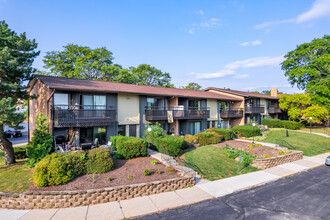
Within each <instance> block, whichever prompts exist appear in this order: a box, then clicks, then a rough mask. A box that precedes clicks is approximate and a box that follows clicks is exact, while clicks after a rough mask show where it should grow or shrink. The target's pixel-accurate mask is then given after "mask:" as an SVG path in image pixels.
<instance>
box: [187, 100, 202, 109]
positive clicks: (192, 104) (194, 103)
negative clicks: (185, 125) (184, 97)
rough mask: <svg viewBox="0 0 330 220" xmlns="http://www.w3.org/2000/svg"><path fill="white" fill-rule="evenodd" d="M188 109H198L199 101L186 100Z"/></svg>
mask: <svg viewBox="0 0 330 220" xmlns="http://www.w3.org/2000/svg"><path fill="white" fill-rule="evenodd" d="M188 107H189V108H196V109H200V107H201V101H199V100H188Z"/></svg>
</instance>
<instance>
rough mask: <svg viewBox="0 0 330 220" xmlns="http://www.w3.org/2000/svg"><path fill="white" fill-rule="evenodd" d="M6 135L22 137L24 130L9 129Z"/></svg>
mask: <svg viewBox="0 0 330 220" xmlns="http://www.w3.org/2000/svg"><path fill="white" fill-rule="evenodd" d="M5 136H6V137H9V138H17V137H22V132H20V131H15V130H8V131H5Z"/></svg>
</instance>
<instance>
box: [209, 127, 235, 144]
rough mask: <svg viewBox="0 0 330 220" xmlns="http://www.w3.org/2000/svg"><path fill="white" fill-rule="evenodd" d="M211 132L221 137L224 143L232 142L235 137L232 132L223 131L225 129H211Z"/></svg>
mask: <svg viewBox="0 0 330 220" xmlns="http://www.w3.org/2000/svg"><path fill="white" fill-rule="evenodd" d="M211 130H212V131H214V132H216V133H218V134H220V135H222V136H223V138H224V140H225V141H228V140H233V139H234V138H235V137H236V136H235V133H234V132H233V131H232V130H229V129H225V128H211Z"/></svg>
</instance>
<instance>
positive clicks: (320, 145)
mask: <svg viewBox="0 0 330 220" xmlns="http://www.w3.org/2000/svg"><path fill="white" fill-rule="evenodd" d="M276 139H281V140H285V141H286V142H288V143H289V144H291V145H292V146H293V147H294V149H292V148H291V150H301V151H303V152H304V155H306V156H314V155H317V154H322V153H327V152H330V138H327V137H323V136H320V135H315V134H308V133H302V132H295V131H289V137H286V135H285V129H278V128H277V129H270V130H269V131H268V132H266V133H265V138H264V139H263V140H261V141H263V142H268V143H274V144H276ZM285 147H287V146H285ZM288 148H289V147H288Z"/></svg>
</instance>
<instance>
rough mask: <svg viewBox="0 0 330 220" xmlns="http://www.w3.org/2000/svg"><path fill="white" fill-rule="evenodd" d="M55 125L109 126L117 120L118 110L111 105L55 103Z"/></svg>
mask: <svg viewBox="0 0 330 220" xmlns="http://www.w3.org/2000/svg"><path fill="white" fill-rule="evenodd" d="M52 110H53V121H54V127H57V128H61V127H94V126H107V125H111V124H113V123H115V122H116V121H117V111H116V110H115V109H113V108H112V107H110V106H100V105H96V106H91V105H55V106H54V107H53V109H52Z"/></svg>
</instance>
